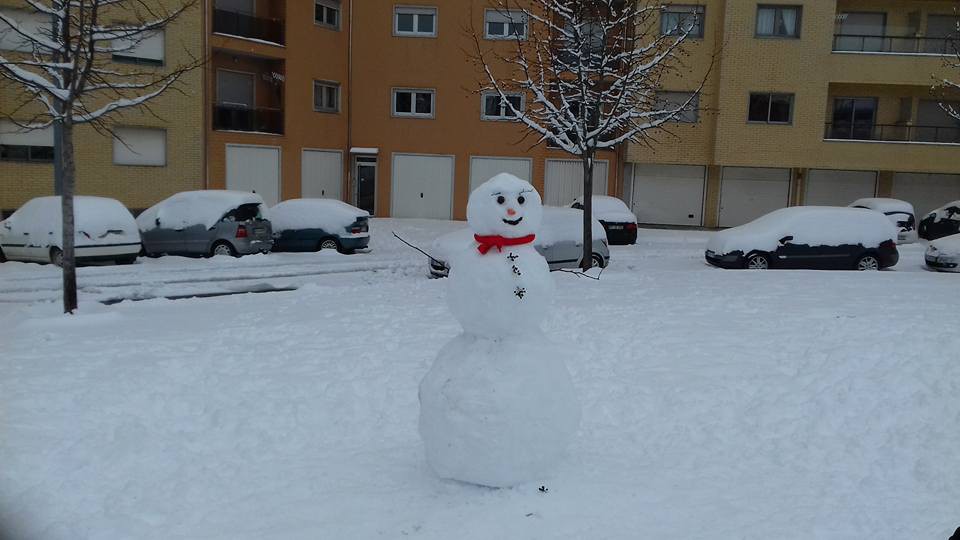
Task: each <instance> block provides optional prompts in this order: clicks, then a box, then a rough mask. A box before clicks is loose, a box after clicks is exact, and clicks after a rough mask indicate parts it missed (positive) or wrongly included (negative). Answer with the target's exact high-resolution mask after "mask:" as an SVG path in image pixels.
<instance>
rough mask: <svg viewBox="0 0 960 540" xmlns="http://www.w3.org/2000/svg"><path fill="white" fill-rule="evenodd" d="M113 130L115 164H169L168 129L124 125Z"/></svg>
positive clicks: (160, 165)
mask: <svg viewBox="0 0 960 540" xmlns="http://www.w3.org/2000/svg"><path fill="white" fill-rule="evenodd" d="M113 132H114V137H113V162H114V163H115V164H117V165H148V166H159V167H162V166H164V165H166V164H167V132H166V130H163V129H149V128H129V127H122V128H116V129H114V130H113Z"/></svg>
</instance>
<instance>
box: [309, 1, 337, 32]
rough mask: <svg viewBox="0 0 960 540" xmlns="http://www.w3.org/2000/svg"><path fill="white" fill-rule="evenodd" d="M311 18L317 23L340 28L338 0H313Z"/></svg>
mask: <svg viewBox="0 0 960 540" xmlns="http://www.w3.org/2000/svg"><path fill="white" fill-rule="evenodd" d="M313 20H314V22H315V23H317V24H322V25H323V26H329V27H331V28H335V29H337V30H339V29H340V0H314V3H313Z"/></svg>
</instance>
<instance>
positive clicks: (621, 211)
mask: <svg viewBox="0 0 960 540" xmlns="http://www.w3.org/2000/svg"><path fill="white" fill-rule="evenodd" d="M590 200H591V203H592V205H593V216H594V217H595V218H597V219H599V220H601V221H606V222H609V223H636V222H637V216H635V215H633V212H631V211H630V209H629V208H627V205H626V203H624V202H623V201H621V200H620V199H618V198H616V197H610V196H609V195H594V196H593V197H591V199H590ZM573 204H576V205H581V206H582V205H583V197H577V198H576V200H574V201H573Z"/></svg>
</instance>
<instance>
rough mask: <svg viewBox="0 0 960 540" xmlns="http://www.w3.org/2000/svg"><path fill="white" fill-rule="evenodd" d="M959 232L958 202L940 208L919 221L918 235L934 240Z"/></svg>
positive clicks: (959, 206) (959, 211) (959, 212)
mask: <svg viewBox="0 0 960 540" xmlns="http://www.w3.org/2000/svg"><path fill="white" fill-rule="evenodd" d="M958 232H960V201H953V202H952V203H950V204H947V205H944V206H941V207H940V208H937V209H936V210H934V211H933V212H930V213H929V214H927V215H926V216H924V218H923V219H921V220H920V227H919V235H920V238H923V239H924V240H936V239H937V238H943V237H944V236H950V235H952V234H957V233H958Z"/></svg>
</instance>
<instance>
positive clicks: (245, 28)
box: [213, 9, 284, 45]
mask: <svg viewBox="0 0 960 540" xmlns="http://www.w3.org/2000/svg"><path fill="white" fill-rule="evenodd" d="M213 31H214V32H215V33H218V34H229V35H231V36H240V37H245V38H251V39H259V40H262V41H269V42H271V43H277V44H279V45H283V37H284V36H283V21H281V20H277V19H262V18H260V17H252V16H250V15H246V14H243V13H237V12H235V11H227V10H224V9H215V10H213Z"/></svg>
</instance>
